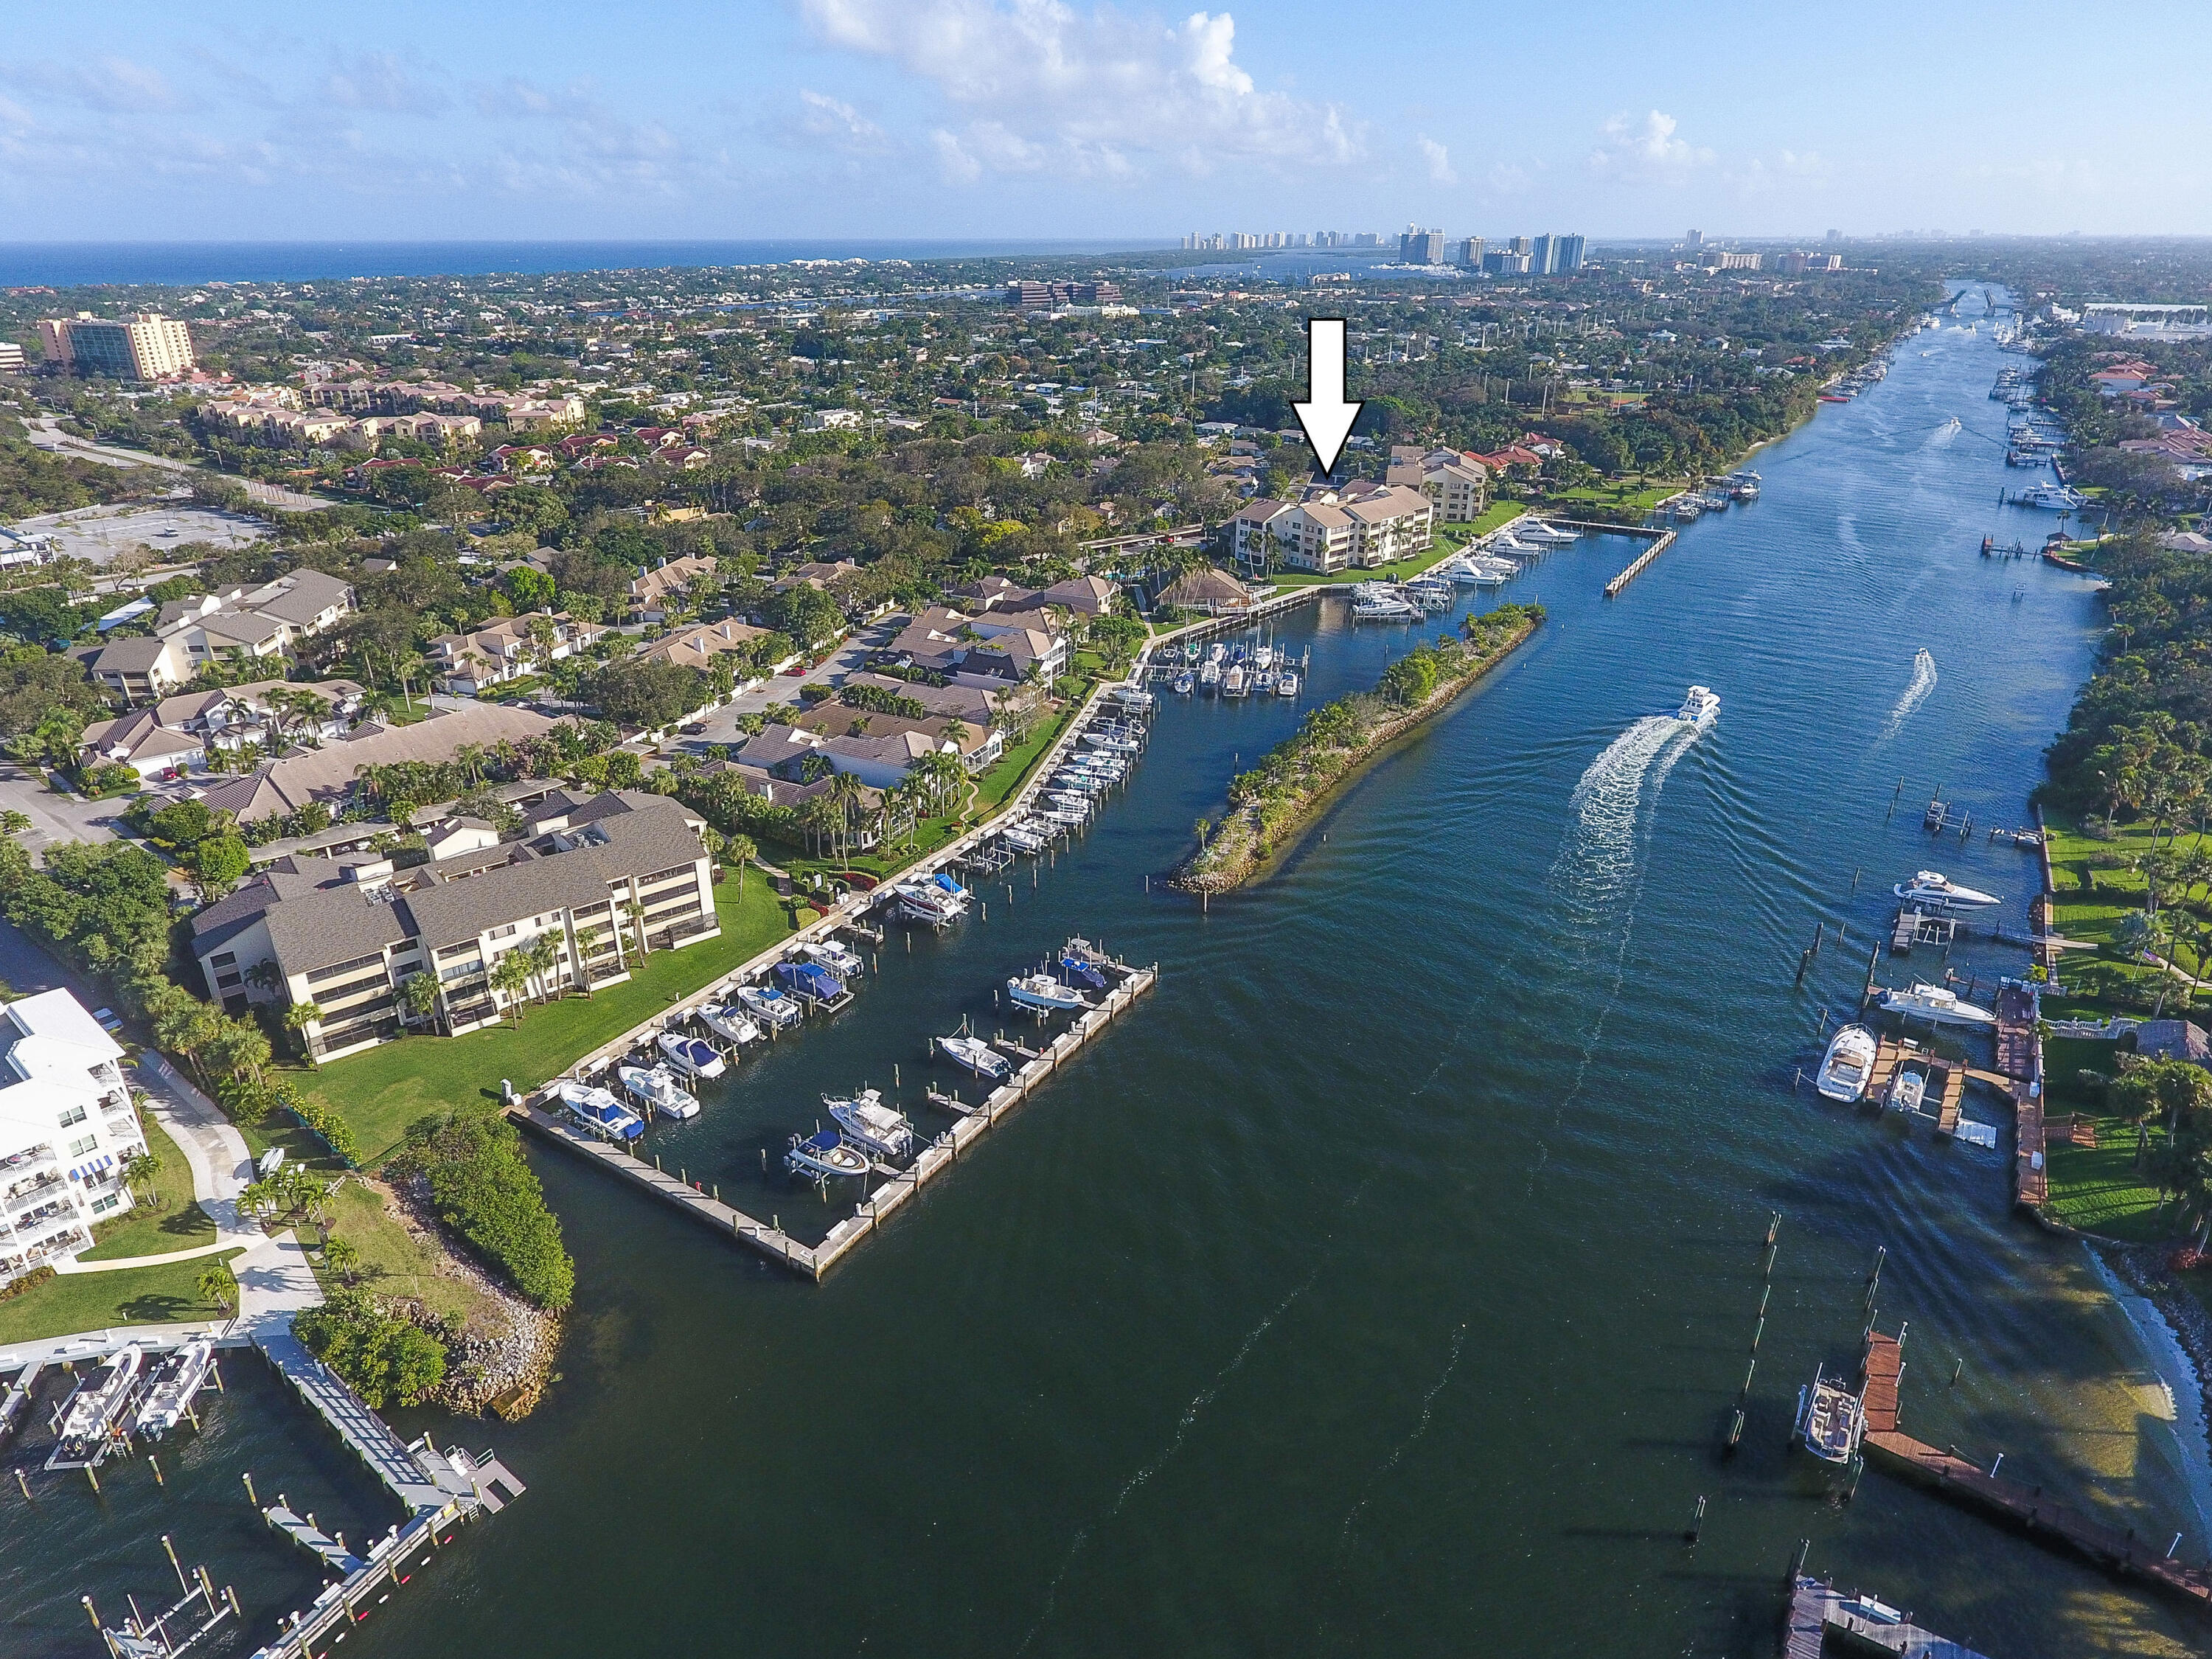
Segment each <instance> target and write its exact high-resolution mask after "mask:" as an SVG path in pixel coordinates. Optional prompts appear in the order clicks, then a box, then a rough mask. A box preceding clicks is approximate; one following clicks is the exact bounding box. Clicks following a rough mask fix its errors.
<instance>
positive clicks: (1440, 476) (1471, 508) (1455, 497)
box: [1383, 444, 1490, 524]
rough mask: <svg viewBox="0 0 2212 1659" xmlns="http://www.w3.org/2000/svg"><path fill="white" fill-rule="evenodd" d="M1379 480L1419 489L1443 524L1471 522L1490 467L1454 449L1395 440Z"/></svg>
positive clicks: (1486, 489) (1484, 497)
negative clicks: (1434, 507)
mask: <svg viewBox="0 0 2212 1659" xmlns="http://www.w3.org/2000/svg"><path fill="white" fill-rule="evenodd" d="M1383 483H1393V484H1403V485H1405V486H1406V488H1407V489H1418V490H1419V491H1420V492H1421V494H1423V495H1426V496H1427V497H1428V498H1429V499H1430V500H1431V501H1434V502H1435V503H1436V504H1437V517H1438V518H1439V519H1441V520H1443V522H1444V523H1446V524H1472V523H1473V522H1474V520H1476V519H1477V518H1479V517H1480V515H1481V513H1482V509H1483V507H1485V506H1486V504H1487V502H1488V501H1489V495H1490V469H1489V468H1487V467H1486V466H1485V465H1483V464H1482V463H1481V462H1480V461H1478V460H1475V459H1473V458H1471V457H1469V456H1467V455H1464V454H1462V453H1460V452H1459V451H1458V450H1456V449H1431V450H1428V451H1423V450H1421V449H1419V447H1415V446H1413V445H1408V444H1395V445H1393V446H1392V447H1391V449H1390V470H1389V471H1388V472H1387V473H1385V474H1384V475H1383Z"/></svg>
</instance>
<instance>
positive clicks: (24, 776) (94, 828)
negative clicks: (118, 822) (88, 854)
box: [0, 761, 129, 853]
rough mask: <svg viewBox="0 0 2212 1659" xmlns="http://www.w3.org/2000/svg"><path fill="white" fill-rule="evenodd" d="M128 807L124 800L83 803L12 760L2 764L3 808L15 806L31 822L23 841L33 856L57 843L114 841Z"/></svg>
mask: <svg viewBox="0 0 2212 1659" xmlns="http://www.w3.org/2000/svg"><path fill="white" fill-rule="evenodd" d="M126 805H129V803H128V802H127V801H125V800H122V799H115V800H84V799H79V798H78V797H76V796H75V795H58V794H56V793H54V792H53V791H52V790H51V789H49V788H47V787H46V780H45V779H44V778H43V777H40V775H37V774H36V773H34V772H32V771H29V770H27V769H25V768H23V767H21V766H18V765H16V764H15V763H14V762H13V761H0V807H13V808H15V811H18V812H21V814H22V815H23V816H24V817H27V818H28V819H30V821H31V827H30V828H29V829H27V830H25V831H24V832H23V835H22V838H21V839H22V842H23V845H24V847H25V848H27V849H28V850H29V851H31V852H33V853H40V852H43V851H44V850H45V849H46V848H48V847H51V846H52V845H53V844H54V843H55V842H64V841H112V840H113V839H114V838H115V829H114V822H115V817H116V815H117V814H118V813H119V812H121V811H123V809H124V807H125V806H126Z"/></svg>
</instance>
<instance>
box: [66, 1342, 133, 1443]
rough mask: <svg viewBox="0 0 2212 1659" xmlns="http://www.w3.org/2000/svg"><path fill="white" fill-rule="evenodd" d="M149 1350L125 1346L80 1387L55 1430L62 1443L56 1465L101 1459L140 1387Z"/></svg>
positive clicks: (131, 1345) (71, 1397) (72, 1396)
mask: <svg viewBox="0 0 2212 1659" xmlns="http://www.w3.org/2000/svg"><path fill="white" fill-rule="evenodd" d="M145 1357H146V1356H145V1350H144V1349H143V1348H141V1347H140V1346H138V1345H137V1343H136V1342H128V1343H125V1345H124V1346H122V1347H121V1348H119V1349H118V1350H117V1351H116V1352H114V1353H112V1354H111V1355H109V1356H108V1358H107V1361H106V1364H103V1365H102V1366H101V1367H100V1370H97V1371H95V1372H94V1373H93V1375H92V1376H89V1377H88V1378H87V1379H86V1380H85V1381H84V1382H83V1383H82V1384H80V1385H79V1387H78V1389H77V1391H76V1393H75V1394H73V1395H70V1400H69V1404H68V1405H67V1406H66V1407H64V1408H63V1410H62V1420H61V1422H60V1424H59V1425H58V1426H57V1427H56V1429H55V1431H54V1438H55V1440H56V1441H57V1442H58V1444H57V1445H56V1446H55V1448H54V1461H55V1462H59V1463H61V1464H63V1465H64V1466H67V1465H70V1464H75V1463H82V1462H96V1461H97V1460H98V1458H99V1457H100V1455H101V1454H102V1453H103V1452H104V1451H105V1450H106V1439H107V1437H108V1436H109V1435H110V1434H111V1433H112V1431H113V1430H114V1427H115V1421H116V1419H118V1418H119V1417H121V1416H122V1415H123V1409H124V1407H125V1406H127V1405H129V1404H130V1401H131V1389H134V1388H136V1387H137V1383H138V1371H139V1368H140V1367H141V1366H142V1365H143V1364H144V1363H145Z"/></svg>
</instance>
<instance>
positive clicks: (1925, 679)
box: [1881, 648, 1936, 743]
mask: <svg viewBox="0 0 2212 1659" xmlns="http://www.w3.org/2000/svg"><path fill="white" fill-rule="evenodd" d="M1935 689H1936V659H1935V658H1934V657H1933V656H1932V655H1930V654H1929V652H1928V651H1927V650H1926V649H1925V648H1923V649H1922V650H1919V651H1917V652H1915V653H1913V658H1912V680H1911V684H1908V685H1907V686H1906V687H1905V695H1904V696H1901V697H1899V699H1898V700H1897V705H1896V707H1895V708H1892V709H1891V710H1890V711H1889V724H1888V725H1887V726H1883V727H1882V729H1881V740H1882V741H1883V742H1885V743H1887V741H1888V740H1889V739H1890V738H1893V737H1895V736H1896V735H1897V734H1898V732H1899V731H1900V730H1902V729H1903V728H1904V726H1905V721H1906V720H1910V719H1911V718H1912V711H1913V710H1914V709H1916V708H1919V707H1920V705H1921V704H1922V703H1923V702H1926V701H1927V700H1928V694H1929V692H1930V691H1933V690H1935Z"/></svg>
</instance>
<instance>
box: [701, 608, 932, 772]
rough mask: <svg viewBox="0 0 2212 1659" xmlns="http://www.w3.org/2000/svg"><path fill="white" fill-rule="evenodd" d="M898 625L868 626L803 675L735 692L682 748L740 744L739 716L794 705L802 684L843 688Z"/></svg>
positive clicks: (894, 632)
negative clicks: (758, 687)
mask: <svg viewBox="0 0 2212 1659" xmlns="http://www.w3.org/2000/svg"><path fill="white" fill-rule="evenodd" d="M899 626H900V624H899V623H894V622H888V621H886V622H877V623H869V624H868V625H867V626H866V628H863V629H860V630H859V631H858V632H856V633H854V634H853V635H850V636H848V638H847V639H846V641H845V642H844V643H843V644H842V645H840V646H839V647H837V648H836V650H834V651H832V652H831V653H829V656H828V658H826V659H824V660H823V664H822V665H821V666H820V667H819V668H813V669H809V670H808V671H806V672H805V674H778V675H777V676H776V677H775V678H774V679H772V680H769V682H768V683H767V684H764V685H763V686H761V687H760V689H759V690H754V691H743V692H740V693H738V696H734V697H732V699H731V700H730V701H729V702H726V703H725V704H723V706H722V707H721V708H717V709H715V710H714V712H713V713H712V714H708V716H707V717H706V720H705V724H706V727H707V729H706V730H705V731H704V732H690V733H689V734H687V735H686V736H685V737H684V738H683V739H682V741H683V744H684V747H685V748H687V749H692V750H701V751H704V750H708V749H709V748H711V747H713V746H714V745H718V744H731V743H742V742H743V741H744V739H743V738H740V737H739V736H738V726H737V722H738V716H739V715H740V714H762V713H763V712H765V711H766V710H767V709H768V708H769V706H770V705H772V704H775V703H790V702H797V701H798V700H799V687H800V686H802V685H842V684H844V683H845V677H846V676H847V675H848V674H851V673H854V672H856V671H858V670H859V669H860V667H861V666H862V665H864V664H865V663H866V660H867V657H868V653H870V652H871V651H875V650H879V649H881V648H882V647H884V646H885V645H887V644H889V643H890V641H891V639H892V638H893V637H894V636H895V635H896V634H897V633H898V631H899Z"/></svg>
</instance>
